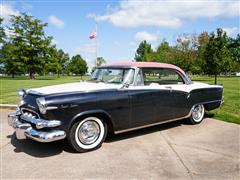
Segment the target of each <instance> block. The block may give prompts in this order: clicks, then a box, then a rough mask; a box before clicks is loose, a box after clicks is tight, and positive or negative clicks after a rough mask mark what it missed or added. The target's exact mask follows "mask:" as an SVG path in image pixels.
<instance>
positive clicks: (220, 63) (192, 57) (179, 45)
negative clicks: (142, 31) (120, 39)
mask: <svg viewBox="0 0 240 180" xmlns="http://www.w3.org/2000/svg"><path fill="white" fill-rule="evenodd" d="M135 60H136V61H156V62H162V63H170V64H175V65H177V66H179V67H181V68H182V69H183V70H184V71H186V72H189V73H193V74H206V75H213V76H214V77H215V83H217V75H219V74H221V73H225V74H226V73H231V72H240V34H238V35H237V36H236V38H231V37H229V36H228V35H227V34H226V32H224V31H223V30H222V29H221V28H218V29H217V30H216V33H214V32H211V33H208V32H203V33H201V34H199V35H183V36H182V37H178V38H177V40H176V43H175V45H174V46H171V45H170V44H169V42H167V41H166V40H163V41H162V42H161V43H160V45H159V46H158V47H157V48H156V50H154V49H153V48H152V46H151V44H150V43H148V42H147V41H145V40H144V41H142V42H141V43H140V44H139V46H138V48H137V50H136V53H135Z"/></svg>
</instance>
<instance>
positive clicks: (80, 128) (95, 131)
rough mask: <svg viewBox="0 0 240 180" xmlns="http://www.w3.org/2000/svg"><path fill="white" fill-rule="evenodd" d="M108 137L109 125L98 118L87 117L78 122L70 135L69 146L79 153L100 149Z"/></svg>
mask: <svg viewBox="0 0 240 180" xmlns="http://www.w3.org/2000/svg"><path fill="white" fill-rule="evenodd" d="M106 135H107V124H106V123H105V122H103V121H102V120H101V119H99V118H97V117H87V118H85V119H83V120H81V121H79V122H76V123H75V124H74V125H73V126H72V127H71V129H70V132H69V135H68V141H69V144H70V145H71V146H72V147H73V149H74V150H76V151H78V152H87V151H92V150H94V149H97V148H99V147H100V146H101V145H102V143H103V142H104V140H105V138H106Z"/></svg>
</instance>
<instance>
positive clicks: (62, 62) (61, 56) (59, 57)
mask: <svg viewBox="0 0 240 180" xmlns="http://www.w3.org/2000/svg"><path fill="white" fill-rule="evenodd" d="M68 61H69V55H68V54H67V53H64V51H63V50H62V49H60V50H57V49H56V47H53V48H52V52H51V53H50V63H49V65H48V66H49V67H50V68H49V70H51V71H53V72H55V73H57V77H60V74H63V73H64V71H65V70H66V66H67V62H68Z"/></svg>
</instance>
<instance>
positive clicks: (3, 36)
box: [0, 17, 6, 45]
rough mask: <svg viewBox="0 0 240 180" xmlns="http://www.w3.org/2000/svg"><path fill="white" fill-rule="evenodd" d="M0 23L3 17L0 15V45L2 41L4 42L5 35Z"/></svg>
mask: <svg viewBox="0 0 240 180" xmlns="http://www.w3.org/2000/svg"><path fill="white" fill-rule="evenodd" d="M2 23H3V18H1V17H0V45H3V43H4V42H5V37H6V34H5V31H4V27H3V25H2Z"/></svg>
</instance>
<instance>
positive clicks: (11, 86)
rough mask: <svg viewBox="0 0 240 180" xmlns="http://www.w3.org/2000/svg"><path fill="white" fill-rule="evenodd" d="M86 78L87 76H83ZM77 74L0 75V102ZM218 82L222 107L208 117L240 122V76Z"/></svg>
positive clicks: (10, 101)
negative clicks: (222, 101) (31, 78)
mask: <svg viewBox="0 0 240 180" xmlns="http://www.w3.org/2000/svg"><path fill="white" fill-rule="evenodd" d="M83 79H87V77H83ZM80 80H81V78H80V77H78V76H62V77H60V78H57V77H37V78H36V79H35V80H29V78H28V77H17V78H14V79H12V78H10V77H0V93H1V96H0V104H17V103H18V101H19V98H18V96H17V94H16V90H19V89H27V88H33V87H41V86H48V85H55V84H61V83H68V82H79V81H80ZM193 80H194V81H200V82H204V83H210V84H213V82H214V79H213V78H210V77H194V78H193ZM218 83H219V84H223V86H224V101H225V102H224V105H223V107H221V108H219V109H216V110H213V111H210V112H207V113H206V114H207V116H208V117H213V118H216V119H220V120H223V121H228V122H233V123H237V124H240V78H239V77H218Z"/></svg>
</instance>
